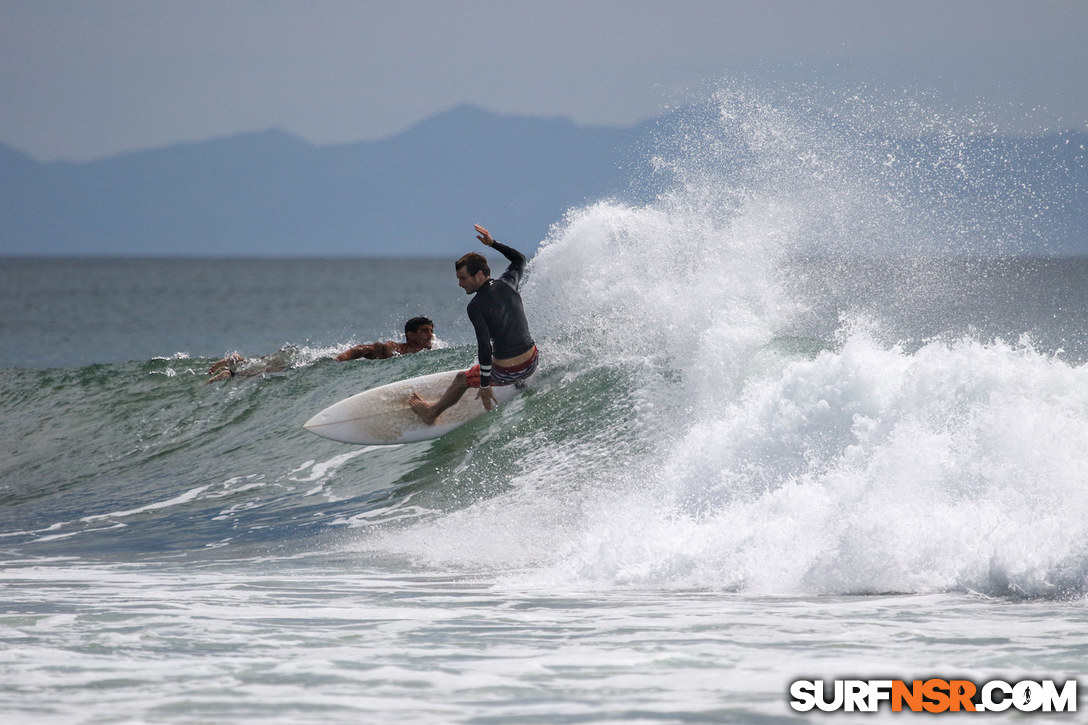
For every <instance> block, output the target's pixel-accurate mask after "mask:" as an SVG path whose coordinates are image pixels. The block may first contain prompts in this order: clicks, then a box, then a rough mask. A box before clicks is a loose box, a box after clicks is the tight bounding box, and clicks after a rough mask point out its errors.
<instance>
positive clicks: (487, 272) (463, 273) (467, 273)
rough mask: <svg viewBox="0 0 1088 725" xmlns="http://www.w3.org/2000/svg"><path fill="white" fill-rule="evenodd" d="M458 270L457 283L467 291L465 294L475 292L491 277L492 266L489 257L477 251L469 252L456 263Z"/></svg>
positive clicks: (455, 266)
mask: <svg viewBox="0 0 1088 725" xmlns="http://www.w3.org/2000/svg"><path fill="white" fill-rule="evenodd" d="M454 269H456V270H457V284H458V286H460V288H461V289H463V290H464V291H465V294H470V295H471V294H474V293H475V292H476V291H477V290H479V289H480V288H481V287H483V286H484V283H485V282H487V280H489V279H491V267H489V266H488V265H487V257H485V256H484V255H482V254H477V253H476V252H469V253H468V254H466V255H465V256H463V257H461V258H460V259H458V260H457V262H456V263H455V264H454Z"/></svg>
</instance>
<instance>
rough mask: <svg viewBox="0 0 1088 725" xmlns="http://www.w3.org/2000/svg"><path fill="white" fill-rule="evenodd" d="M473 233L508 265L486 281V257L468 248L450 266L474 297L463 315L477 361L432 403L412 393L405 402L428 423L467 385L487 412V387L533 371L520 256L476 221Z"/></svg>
mask: <svg viewBox="0 0 1088 725" xmlns="http://www.w3.org/2000/svg"><path fill="white" fill-rule="evenodd" d="M476 232H477V236H476V238H477V239H479V240H480V241H481V242H482V243H483V244H484V245H485V246H488V247H491V248H492V249H494V250H496V251H498V252H500V253H501V254H502V255H503V256H504V257H506V258H507V259H508V260H510V266H508V267H507V268H506V271H505V272H503V273H502V276H500V277H499V278H498V279H492V278H491V269H490V267H489V266H488V264H487V258H486V257H484V256H483V255H482V254H477V253H476V252H469V253H468V254H466V255H464V256H463V257H461V258H460V259H458V260H457V262H456V263H455V264H454V269H456V271H457V284H458V286H460V287H461V289H463V290H464V291H465V294H469V295H475V296H474V297H473V298H472V301H471V302H469V303H468V319H469V321H470V322H472V327H473V329H475V330H476V347H477V357H478V359H479V362H478V364H476V365H473V366H472V367H471V368H469V369H468V370H462V371H461V372H459V373H457V376H456V377H455V378H454V380H453V383H451V384H450V387H449V388H448V389H447V390H446V392H445V393H443V395H442V397H441V398H439V399H438V400H437V401H436V402H434V403H430V404H429V403H427V402H426V401H424V400H423V398H421V397H420V396H419V394H418V393H412V395H411V397H410V398H409V399H408V404H409V405H410V406H411V407H412V410H414V411H415V412H416V414H417V415H418V416H419V417H420V418H421V419H423V422H425V423H427V424H428V425H430V424H433V423H434V422H435V420H436V419H437V418H438V416H440V415H441V414H442V411H444V410H446V409H447V408H449V407H450V406H452V405H454V404H455V403H457V401H458V400H460V399H461V396H462V395H464V394H465V391H466V390H468V389H469V388H479V391H478V392H477V393H476V397H477V398H478V399H479V400H480V402H482V403H483V405H484V408H486V409H487V410H491V408H492V407H493V406H494V405H495V396H494V393H493V392H492V391H491V386H492V385H512V384H515V383H519V382H520V381H522V380H525V379H526V378H528V377H529V376H530V375H532V374H533V373H534V372H535V371H536V366H537V361H538V359H539V355H538V353H537V349H536V344H535V343H534V342H533V338H532V336H531V335H530V334H529V323H528V321H527V320H526V319H525V308H524V307H523V305H522V302H521V294H520V293H519V292H518V287H519V285H520V284H521V277H522V275H523V274H524V273H525V265H526V259H525V255H524V254H522V253H521V252H519V251H518V250H516V249H513V248H511V247H508V246H506V245H505V244H500V243H499V242H497V241H495V239H494V237H492V236H491V233H490V232H488V231H487V230H486V229H484V228H483V227H482V226H480V225H479V224H477V225H476Z"/></svg>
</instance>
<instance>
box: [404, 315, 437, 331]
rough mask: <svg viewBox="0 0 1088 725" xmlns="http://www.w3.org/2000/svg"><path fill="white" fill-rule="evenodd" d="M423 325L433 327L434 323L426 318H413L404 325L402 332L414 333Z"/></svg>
mask: <svg viewBox="0 0 1088 725" xmlns="http://www.w3.org/2000/svg"><path fill="white" fill-rule="evenodd" d="M424 325H430V326H431V327H434V323H433V322H431V320H430V319H429V318H427V317H413V318H412V319H410V320H408V321H407V322H405V323H404V332H405V334H407V333H409V332H415V331H416V330H418V329H419V328H421V327H423V326H424Z"/></svg>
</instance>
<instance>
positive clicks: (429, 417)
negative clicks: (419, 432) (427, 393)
mask: <svg viewBox="0 0 1088 725" xmlns="http://www.w3.org/2000/svg"><path fill="white" fill-rule="evenodd" d="M408 405H409V407H411V408H412V410H414V411H415V413H416V415H418V416H419V418H420V420H422V421H423V422H424V423H426V424H427V425H434V421H435V419H436V418H437V417H438V416H437V415H435V414H434V413H433V412H432V411H431V406H429V405H427V401H425V400H424V399H423V398H421V397H419V393H412V394H411V396H409V398H408Z"/></svg>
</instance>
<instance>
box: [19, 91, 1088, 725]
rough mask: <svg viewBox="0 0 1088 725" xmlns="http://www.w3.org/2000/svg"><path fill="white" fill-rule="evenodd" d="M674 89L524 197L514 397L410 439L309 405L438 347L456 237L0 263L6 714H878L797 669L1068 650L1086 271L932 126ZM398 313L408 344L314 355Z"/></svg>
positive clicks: (1064, 671) (1084, 597) (392, 718)
mask: <svg viewBox="0 0 1088 725" xmlns="http://www.w3.org/2000/svg"><path fill="white" fill-rule="evenodd" d="M708 108H709V109H710V110H711V111H712V113H708V114H707V115H705V116H702V117H699V118H693V119H691V120H690V121H688V122H687V123H686V125H681V126H680V127H679V128H670V129H667V130H664V129H663V132H662V133H663V137H662V140H661V144H660V147H659V148H656V149H650V150H648V153H649V154H651V155H652V156H653V160H654V163H655V167H656V168H657V169H658V173H659V176H658V177H656V178H654V179H639V180H633V182H635V183H633V191H632V198H631V199H628V200H623V199H614V200H605V201H599V202H596V203H592V204H588V205H586V206H585V207H583V208H578V209H572V210H571V211H570V213H569V214H568V215H567V216H566V217H565V218H564V219H561V220H557V221H556V225H555V227H554V228H553V230H552V232H551V234H550V235H549V237H548V238H547V239H545V240H543V242H542V244H541V245H540V248H539V251H538V252H536V253H535V255H534V257H533V259H532V262H531V267H530V273H529V275H528V278H527V280H526V283H525V285H524V298H525V301H526V307H527V309H528V311H529V316H530V323H531V326H532V328H533V331H534V334H535V336H536V338H537V340H538V342H539V344H540V347H541V349H542V364H541V368H540V370H539V372H538V373H537V375H535V376H534V378H533V381H532V384H531V386H530V388H529V390H528V391H527V392H526V393H525V394H523V395H521V396H519V397H518V398H517V399H516V400H515V401H512V402H511V403H508V404H507V405H505V406H503V407H502V408H501V409H500V410H498V411H496V412H494V413H492V414H490V415H487V416H484V417H482V418H480V419H478V420H477V421H474V422H473V423H471V424H469V425H467V426H465V427H463V428H461V429H458V430H457V431H455V432H453V433H452V434H450V435H448V436H446V437H444V438H442V439H439V440H436V441H433V442H428V443H421V444H412V445H405V446H388V447H364V446H349V445H343V444H337V443H333V442H330V441H326V440H324V439H321V438H318V437H316V436H313V435H311V434H309V433H307V432H306V431H304V430H302V428H301V425H302V423H303V422H304V421H305V420H306V419H307V418H308V417H309V416H310V415H312V414H313V413H314V412H316V411H317V410H320V409H321V408H323V407H325V406H326V405H328V404H331V403H332V402H335V401H336V400H339V399H341V398H344V397H346V396H348V395H351V394H353V393H355V392H358V391H360V390H363V389H366V388H369V387H373V386H376V385H380V384H383V383H387V382H392V381H395V380H400V379H403V378H407V377H410V376H414V375H421V374H425V373H431V372H436V371H440V370H447V369H455V368H458V367H462V366H468V365H469V364H471V363H472V362H473V356H474V354H475V350H474V345H473V342H472V333H471V329H470V327H469V325H468V323H467V320H466V319H465V318H464V304H465V303H466V302H467V299H466V298H465V296H464V294H463V293H462V292H461V290H459V289H458V288H457V287H456V283H455V280H454V278H453V270H452V264H451V260H422V261H420V260H415V261H398V260H109V259H103V260H3V261H2V262H0V644H2V647H0V714H2V715H3V716H4V722H13V723H65V724H67V723H243V722H246V723H248V722H266V723H292V724H294V723H309V722H322V723H328V722H344V723H359V722H374V723H384V722H397V723H447V722H448V723H583V722H624V723H651V722H652V723H672V722H713V723H769V722H782V723H785V722H822V721H828V720H841V719H849V720H852V721H854V720H874V721H886V720H897V721H898V720H902V719H903V718H908V719H909V718H911V717H912V716H911V715H909V714H903V713H892V712H890V710H889V708H888V707H887V705H885V706H884V708H883V709H882V710H881V711H880V712H878V713H875V714H870V715H861V714H856V713H854V714H844V715H842V716H840V717H836V716H835V715H832V714H824V713H814V712H809V713H803V712H799V711H796V710H794V709H793V708H792V707H791V706H790V699H791V698H790V684H791V683H792V682H794V681H796V680H802V679H822V680H826V681H830V680H835V679H849V678H853V679H904V680H911V679H926V678H930V677H945V678H957V679H969V680H971V681H973V682H976V683H984V682H987V681H991V680H997V679H1000V680H1004V681H1007V682H1018V681H1023V680H1036V681H1038V680H1042V679H1054V680H1058V681H1063V682H1064V681H1066V680H1070V679H1074V678H1077V677H1079V676H1080V675H1081V674H1082V673H1083V672H1084V671H1085V669H1086V666H1088V606H1086V602H1088V535H1086V534H1088V531H1086V529H1088V497H1086V496H1085V495H1084V494H1085V491H1086V488H1088V474H1086V471H1088V445H1085V442H1086V441H1088V366H1086V363H1088V261H1085V260H1078V259H1057V258H1055V259H1027V258H1017V257H1015V256H1014V255H1015V252H1016V251H1017V244H1018V241H1021V240H1023V239H1024V238H1025V235H1028V236H1030V235H1031V233H1032V230H1033V228H1034V227H1032V226H1031V221H1030V219H1031V218H1032V214H1033V213H1034V211H1033V210H1037V208H1038V204H1039V201H1040V200H1039V199H1034V198H1022V197H1020V196H1015V195H1014V196H1012V197H1009V196H1007V195H1004V194H1003V193H1002V192H1000V191H995V190H994V188H993V185H992V184H989V183H987V181H986V180H987V178H988V177H987V175H986V172H987V168H989V167H988V164H990V163H991V162H992V160H990V159H986V158H976V157H974V156H968V157H966V158H965V157H964V155H963V152H962V148H961V147H959V146H957V145H956V143H955V138H956V137H955V134H954V132H953V131H952V130H948V131H947V134H948V137H947V138H948V147H949V149H950V154H951V155H952V156H953V157H955V158H954V160H955V161H956V162H957V163H949V164H947V165H944V166H941V165H938V166H933V165H929V166H925V165H922V166H919V165H912V164H909V163H898V162H896V163H891V164H889V163H887V158H886V156H883V155H874V153H873V150H874V147H873V143H874V141H873V140H872V137H871V136H870V135H869V134H868V133H867V132H866V133H862V132H861V131H858V130H856V129H852V128H851V127H849V126H848V125H847V126H845V127H844V125H843V124H842V123H841V119H837V122H836V123H835V124H833V125H830V126H828V125H821V124H819V123H816V122H814V121H813V120H812V119H811V118H810V117H809V116H807V115H805V114H802V113H798V112H797V109H794V108H791V107H789V106H785V107H783V106H776V105H773V104H771V105H768V104H766V103H764V102H762V101H760V99H755V100H753V99H751V98H750V97H746V96H744V95H743V94H739V95H737V94H729V93H722V94H719V95H718V96H716V97H715V98H714V99H712V101H711V102H710V103H709V104H708ZM897 118H898V119H899V120H902V119H903V114H899V115H898V116H897ZM956 149H959V151H958V152H957V153H952V151H951V150H956ZM908 151H909V150H908ZM908 151H903V150H902V149H900V150H899V153H900V157H897V158H900V159H902V157H903V156H904V155H906V156H909V153H908ZM874 159H876V161H875V162H874V161H873V160H874ZM907 160H909V158H908V159H907ZM905 169H909V170H905ZM965 169H966V170H967V171H969V172H970V173H967V171H965ZM947 174H952V175H953V177H954V178H952V179H950V178H949V177H948V176H947ZM965 174H966V175H965ZM957 179H958V183H959V186H962V187H964V188H966V189H967V191H969V192H970V193H971V195H972V197H971V198H972V200H973V203H972V205H971V206H970V208H967V209H965V208H963V207H961V206H959V205H957V204H953V203H950V202H949V201H948V199H947V197H945V196H944V194H946V193H947V190H948V188H949V187H950V186H955V185H957V181H956V180H957ZM635 187H637V188H635ZM648 190H652V193H648ZM982 212H985V213H982ZM1029 212H1030V213H1029ZM480 221H481V222H483V223H486V220H480ZM469 231H470V230H469ZM494 231H495V233H496V234H497V235H498V236H499V237H500V238H502V235H501V230H494ZM466 240H467V241H466V251H467V250H469V249H471V248H472V245H471V243H472V238H471V234H469V233H466ZM505 241H507V242H508V243H510V244H513V245H514V246H518V245H519V242H520V240H512V239H511V240H505ZM535 241H537V240H525V244H523V245H522V246H525V247H529V246H530V245H532V244H533V243H534V242H535ZM495 263H496V264H498V263H500V260H498V259H496V260H495ZM417 314H426V315H428V316H430V317H431V318H432V319H434V320H435V322H436V327H437V333H438V338H439V345H438V346H437V349H435V350H433V351H429V352H426V353H421V354H418V355H412V356H406V357H401V358H395V359H392V360H386V361H365V360H361V361H353V362H350V363H338V362H336V361H334V360H331V359H330V356H331V355H332V354H334V353H335V352H338V351H339V350H341V349H343V348H345V347H347V346H349V345H350V344H353V343H357V342H365V341H369V340H374V339H389V338H394V337H399V328H400V326H401V324H402V323H403V320H404V319H406V318H408V317H411V316H414V315H417ZM235 350H236V351H238V352H240V353H241V354H243V355H245V356H247V357H249V358H254V359H257V362H256V363H255V365H254V367H253V368H251V371H252V372H254V373H256V374H254V375H252V376H249V377H238V378H234V379H231V380H229V381H225V382H219V383H212V384H208V383H207V382H206V380H207V375H206V370H207V368H208V367H209V366H210V365H211V364H212V362H214V361H215V360H216V359H217V358H219V357H221V356H222V355H224V354H226V353H229V352H232V351H235ZM262 356H271V357H270V358H269V359H268V360H266V361H265V362H271V363H273V364H272V365H271V366H270V367H269V369H266V370H264V371H263V372H262V368H261V367H260V365H261V364H262V362H261V360H260V358H262ZM983 717H984V719H993V720H998V721H1014V720H1021V719H1023V718H1025V717H1030V718H1031V719H1032V720H1039V721H1053V722H1063V723H1064V722H1077V721H1079V720H1078V719H1077V718H1078V717H1082V716H1079V715H1076V714H1068V713H1049V714H1047V713H1039V712H1035V713H1031V714H1028V715H1018V714H1017V713H1016V712H1015V711H1009V712H1006V713H1003V714H991V715H989V716H983Z"/></svg>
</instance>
